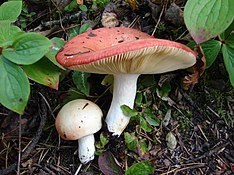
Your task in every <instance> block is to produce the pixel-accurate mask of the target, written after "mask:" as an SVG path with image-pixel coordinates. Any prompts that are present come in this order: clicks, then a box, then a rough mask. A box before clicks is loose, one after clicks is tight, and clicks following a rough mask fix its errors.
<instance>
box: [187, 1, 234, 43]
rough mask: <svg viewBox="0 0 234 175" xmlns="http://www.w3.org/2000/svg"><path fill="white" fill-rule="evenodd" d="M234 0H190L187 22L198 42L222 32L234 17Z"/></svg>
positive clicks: (188, 2)
mask: <svg viewBox="0 0 234 175" xmlns="http://www.w3.org/2000/svg"><path fill="white" fill-rule="evenodd" d="M233 12H234V1H233V0H196V1H194V0H188V1H187V3H186V5H185V8H184V20H185V24H186V26H187V28H188V30H189V32H190V34H191V36H192V37H193V39H194V40H195V41H196V43H197V44H200V43H202V42H204V41H207V40H209V39H210V38H213V37H215V36H217V35H219V34H221V33H222V32H223V31H224V30H225V29H227V28H228V26H229V25H230V24H231V23H232V21H233V19H234V14H233Z"/></svg>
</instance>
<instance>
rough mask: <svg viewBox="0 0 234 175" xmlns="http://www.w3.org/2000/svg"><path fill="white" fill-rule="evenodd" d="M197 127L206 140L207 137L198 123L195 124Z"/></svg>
mask: <svg viewBox="0 0 234 175" xmlns="http://www.w3.org/2000/svg"><path fill="white" fill-rule="evenodd" d="M197 127H198V129H199V130H200V131H201V133H202V136H203V137H204V138H205V140H206V141H207V142H208V141H209V140H208V139H207V137H206V135H205V133H204V132H203V130H202V129H201V127H200V125H197Z"/></svg>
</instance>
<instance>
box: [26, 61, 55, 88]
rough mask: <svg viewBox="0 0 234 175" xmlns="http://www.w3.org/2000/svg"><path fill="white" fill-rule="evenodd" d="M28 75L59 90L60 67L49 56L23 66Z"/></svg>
mask: <svg viewBox="0 0 234 175" xmlns="http://www.w3.org/2000/svg"><path fill="white" fill-rule="evenodd" d="M22 67H23V70H24V71H25V73H26V74H27V76H28V77H29V78H30V79H32V80H33V81H35V82H37V83H40V84H42V85H45V86H48V87H51V88H53V89H56V90H58V84H59V75H60V71H59V68H58V67H56V66H55V65H54V64H53V63H52V62H50V61H49V60H48V59H47V58H45V57H44V58H42V59H40V60H39V61H38V62H36V63H34V64H31V65H24V66H22Z"/></svg>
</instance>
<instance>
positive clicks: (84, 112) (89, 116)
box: [55, 99, 103, 164]
mask: <svg viewBox="0 0 234 175" xmlns="http://www.w3.org/2000/svg"><path fill="white" fill-rule="evenodd" d="M102 116H103V114H102V111H101V109H100V108H99V107H98V106H97V105H96V104H95V103H93V102H91V101H89V100H85V99H77V100H73V101H70V102H69V103H67V104H66V105H64V106H63V107H62V109H61V110H60V111H59V113H58V115H57V117H56V121H55V126H56V129H57V131H58V133H59V135H60V136H61V137H62V138H63V139H64V140H78V153H79V159H80V161H81V163H83V164H86V163H88V162H89V161H91V160H93V159H94V153H95V145H94V142H95V139H94V135H93V134H94V133H96V132H97V131H99V130H100V129H101V127H102Z"/></svg>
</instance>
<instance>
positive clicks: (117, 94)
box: [106, 74, 139, 136]
mask: <svg viewBox="0 0 234 175" xmlns="http://www.w3.org/2000/svg"><path fill="white" fill-rule="evenodd" d="M138 77H139V74H118V75H114V88H113V98H112V102H111V106H110V109H109V111H108V114H107V117H106V123H107V127H108V130H109V131H110V132H112V133H113V134H112V135H118V136H120V134H121V133H122V132H123V130H124V129H125V128H126V126H127V125H128V123H129V120H130V117H129V116H125V115H124V114H123V112H122V110H121V108H120V107H121V106H122V105H127V106H128V107H130V108H133V106H134V101H135V96H136V90H137V79H138Z"/></svg>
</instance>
